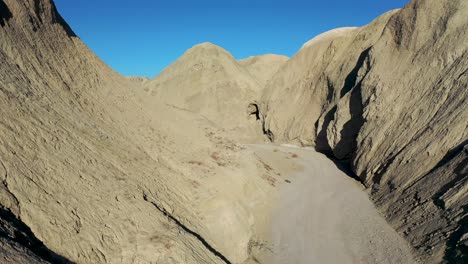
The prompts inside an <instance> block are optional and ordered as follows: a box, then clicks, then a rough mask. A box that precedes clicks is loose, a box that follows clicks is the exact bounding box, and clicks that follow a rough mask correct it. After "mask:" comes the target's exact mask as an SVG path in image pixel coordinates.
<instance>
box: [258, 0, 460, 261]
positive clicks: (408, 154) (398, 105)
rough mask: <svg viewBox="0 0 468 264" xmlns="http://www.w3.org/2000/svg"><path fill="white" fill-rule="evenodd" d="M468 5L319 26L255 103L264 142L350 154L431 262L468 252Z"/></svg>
mask: <svg viewBox="0 0 468 264" xmlns="http://www.w3.org/2000/svg"><path fill="white" fill-rule="evenodd" d="M467 13H468V3H467V2H466V1H463V0H413V1H411V2H410V3H409V4H408V5H407V6H406V7H404V8H403V9H401V10H395V11H391V12H389V13H387V14H384V15H382V16H381V17H379V18H378V19H376V20H375V21H373V22H372V23H371V24H369V25H367V26H365V27H362V28H345V29H341V30H338V31H336V30H335V31H332V32H329V33H325V34H324V35H322V36H319V37H318V38H316V39H315V40H312V41H310V42H309V43H308V44H307V45H305V46H304V47H303V48H302V49H301V50H300V51H299V52H298V53H297V54H296V55H295V56H294V57H293V58H291V59H290V60H289V61H288V62H286V64H285V65H284V66H283V67H282V68H281V69H280V71H279V72H278V73H277V74H275V75H274V77H273V78H272V80H271V81H270V82H269V83H268V85H267V87H266V90H265V92H264V93H263V95H262V97H261V99H260V100H259V102H257V108H258V109H259V113H258V114H259V117H260V119H261V122H262V127H263V131H264V132H265V134H267V135H268V136H269V138H270V139H271V140H272V141H275V142H292V143H295V144H300V145H305V146H314V147H315V148H316V149H317V150H319V151H321V152H324V153H326V154H328V155H329V156H331V157H333V158H335V159H338V160H342V161H344V162H346V163H347V164H349V166H350V168H351V170H352V171H353V172H354V173H355V174H356V175H357V177H359V179H360V180H361V181H362V182H363V183H364V184H365V185H366V186H367V188H368V189H369V192H370V195H371V197H372V198H373V200H374V201H375V203H376V205H377V206H378V208H380V210H381V211H382V213H383V214H384V215H385V216H386V217H387V219H388V221H389V222H390V223H391V224H392V225H393V226H394V227H395V228H396V229H397V230H398V231H399V232H400V233H401V234H402V235H403V236H404V237H405V238H406V239H407V240H408V241H410V242H411V244H412V245H413V246H414V248H415V249H416V251H417V254H418V255H419V256H421V257H422V258H423V259H424V261H429V262H431V263H439V262H441V261H445V262H451V263H453V262H454V261H456V260H458V261H461V260H462V259H464V260H466V258H467V255H466V252H467V251H466V250H467V244H466V243H467V242H466V236H467V228H468V226H467V217H468V216H467V211H466V210H467V204H468V189H467V188H468V165H467V164H468V147H467V142H468V141H467V140H468V103H467V99H468V89H467V83H468V75H467V61H468V60H467V59H468V52H467V43H468V32H467V31H468V19H467V16H466V14H467ZM463 252H464V253H463ZM463 254H465V255H463ZM426 263H427V262H426ZM459 263H461V262H459Z"/></svg>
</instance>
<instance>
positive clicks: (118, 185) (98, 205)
mask: <svg viewBox="0 0 468 264" xmlns="http://www.w3.org/2000/svg"><path fill="white" fill-rule="evenodd" d="M0 10H1V12H0V22H1V23H0V62H1V66H0V106H1V107H0V205H1V207H2V208H3V209H2V210H5V212H6V213H7V215H3V214H0V218H1V219H2V228H4V229H0V233H1V242H0V246H1V250H2V251H4V252H9V253H8V254H9V255H8V254H6V253H5V256H6V257H5V258H6V259H18V260H21V259H25V258H29V259H28V260H27V261H31V262H32V263H34V262H37V263H41V261H51V259H49V258H48V257H47V256H44V255H42V253H41V254H39V255H38V254H36V253H37V252H35V251H34V249H33V248H32V247H34V245H36V244H30V243H23V244H21V243H19V242H18V240H21V239H22V238H21V237H20V238H17V237H16V235H14V234H17V232H15V231H14V230H15V228H17V229H18V228H20V229H18V230H19V231H18V232H23V231H24V230H27V231H28V232H26V233H25V237H26V238H27V239H30V240H31V241H36V242H37V243H39V244H40V243H43V244H44V248H45V249H47V251H46V253H47V252H50V253H53V254H54V255H53V256H56V257H57V259H53V260H52V261H55V262H67V261H72V262H77V263H148V262H157V263H240V262H242V261H244V260H245V259H247V258H248V254H249V250H250V248H249V244H250V241H251V240H252V239H254V235H255V231H254V230H255V228H254V227H255V226H256V225H257V224H258V222H257V219H258V217H257V216H258V215H261V212H262V209H261V208H260V207H259V206H258V204H262V202H261V201H263V200H266V199H267V198H268V197H270V196H271V195H270V192H272V191H273V190H274V187H273V186H271V185H270V184H269V182H268V181H267V180H265V179H264V178H262V177H250V175H268V174H269V173H271V172H267V171H266V169H265V168H264V166H263V165H262V163H261V162H260V161H259V160H258V159H257V158H256V157H255V156H254V155H253V153H252V152H251V151H249V150H247V149H245V148H244V147H242V146H241V145H240V144H238V143H236V142H234V141H233V140H232V139H231V138H229V137H227V136H225V134H223V133H224V132H223V131H222V130H223V128H222V127H218V126H214V125H213V124H212V122H211V121H209V120H206V119H205V118H203V117H201V116H200V115H195V114H194V113H192V112H188V111H184V110H183V109H180V108H177V107H173V106H170V105H169V106H168V105H166V104H165V102H164V101H159V100H158V99H157V98H152V97H151V98H150V97H148V94H147V93H146V92H145V91H144V90H143V83H142V82H137V81H132V80H128V79H126V78H124V77H122V76H120V75H119V74H117V73H116V72H114V71H113V70H112V69H110V68H109V67H108V66H107V65H105V64H104V63H103V62H102V61H101V60H99V59H98V58H97V57H96V56H95V55H94V54H93V53H92V52H91V51H90V50H89V49H88V48H87V47H86V46H85V45H84V44H83V43H82V42H81V41H80V40H79V38H78V37H77V36H76V35H75V34H74V33H73V32H72V30H71V29H70V28H69V27H68V26H67V25H66V23H65V22H64V21H63V19H62V18H61V17H60V15H59V14H58V13H57V10H56V9H55V6H54V4H53V2H52V1H51V0H26V1H17V0H1V1H0ZM249 80H250V79H249ZM245 104H248V101H246V102H245ZM243 112H244V114H243V118H245V119H246V120H248V115H247V114H246V113H245V108H244V109H243ZM226 182H229V183H230V184H229V185H228V186H227V185H226ZM259 186H260V188H261V189H262V192H257V191H255V189H256V187H259ZM254 201H256V202H254ZM2 212H3V211H2ZM10 214H11V215H10ZM6 216H11V217H10V218H7V217H6ZM11 223H20V224H21V225H11ZM23 227H25V228H24V229H21V228H23ZM26 227H27V228H26ZM5 230H6V231H5ZM23 241H24V240H23ZM18 243H19V244H18ZM39 244H37V245H39ZM28 247H29V248H28ZM31 252H32V253H31ZM47 254H49V253H47ZM47 254H46V255H47ZM25 261H26V260H25Z"/></svg>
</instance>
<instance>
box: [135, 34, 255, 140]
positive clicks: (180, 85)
mask: <svg viewBox="0 0 468 264" xmlns="http://www.w3.org/2000/svg"><path fill="white" fill-rule="evenodd" d="M144 85H145V89H146V90H147V91H148V92H149V93H150V94H151V95H152V96H153V97H154V98H158V99H162V100H163V101H164V102H165V103H166V104H167V105H169V106H172V107H174V108H178V109H181V110H186V111H189V112H192V113H196V114H198V115H201V116H203V117H205V118H206V119H207V120H209V121H211V122H213V123H214V124H216V126H219V127H222V128H225V129H226V130H230V131H232V134H233V135H239V136H240V137H241V138H242V139H245V138H249V137H250V138H255V137H256V135H257V133H256V132H257V131H256V130H255V129H253V127H254V126H253V125H252V123H251V122H249V115H248V114H247V107H248V104H249V102H251V101H252V100H254V99H255V98H258V96H259V95H260V90H261V86H260V85H259V83H258V82H257V81H256V80H255V79H254V78H253V77H252V76H251V74H250V73H249V72H248V70H247V69H245V68H244V67H243V66H242V65H240V64H239V63H238V62H237V61H236V60H235V59H234V57H232V55H231V54H229V53H228V52H227V51H226V50H224V49H222V48H220V47H218V46H216V45H214V44H211V43H203V44H199V45H196V46H194V47H193V48H191V49H189V50H188V51H187V52H186V53H185V54H184V55H183V56H182V57H181V58H179V59H178V60H177V61H176V62H174V63H173V64H172V65H170V66H169V67H168V68H167V69H165V70H164V71H163V72H162V73H161V74H160V75H158V76H157V77H156V78H154V79H153V80H150V81H149V82H146V83H145V84H144Z"/></svg>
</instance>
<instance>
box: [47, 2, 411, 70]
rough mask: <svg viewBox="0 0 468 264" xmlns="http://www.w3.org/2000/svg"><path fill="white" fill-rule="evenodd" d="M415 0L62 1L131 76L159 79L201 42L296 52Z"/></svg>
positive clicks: (236, 49) (100, 50) (80, 31)
mask: <svg viewBox="0 0 468 264" xmlns="http://www.w3.org/2000/svg"><path fill="white" fill-rule="evenodd" d="M407 2H408V0H321V1H316V0H309V1H307V0H184V1H182V0H131V1H130V0H78V1H70V0H55V3H56V5H57V8H58V9H59V11H60V13H61V14H62V16H63V17H64V18H65V20H66V21H67V22H68V23H69V24H70V26H71V27H72V28H73V30H74V31H75V33H76V34H77V35H78V36H80V38H81V39H82V40H83V41H84V42H85V43H86V44H87V45H88V46H89V47H90V48H91V49H92V50H93V51H94V52H95V53H97V55H98V56H99V57H101V58H102V59H103V60H104V61H105V62H106V63H107V64H109V65H110V66H111V67H112V68H114V69H115V70H117V71H118V72H120V73H121V74H123V75H137V76H148V77H153V76H155V75H157V74H158V73H159V72H160V71H161V70H163V69H164V68H165V67H166V66H168V65H169V64H170V63H172V62H173V61H175V60H176V59H177V58H178V57H179V56H180V55H182V54H183V53H184V51H185V50H187V49H189V48H190V47H192V46H193V45H195V44H198V43H201V42H212V43H214V44H216V45H219V46H221V47H223V48H225V49H226V50H228V51H229V52H231V53H232V54H233V55H234V57H236V58H238V59H241V58H246V57H248V56H252V55H260V54H266V53H275V54H283V55H287V56H292V55H294V53H296V52H297V50H298V49H299V48H300V47H301V46H302V44H304V43H305V42H306V41H308V40H309V39H311V38H313V37H314V36H316V35H318V34H320V33H322V32H325V31H327V30H330V29H333V28H336V27H343V26H362V25H365V24H368V23H369V22H371V21H372V20H373V19H374V18H376V17H377V16H379V15H380V14H382V13H384V12H386V11H389V10H392V9H395V8H400V7H403V6H404V5H405V4H406V3H407Z"/></svg>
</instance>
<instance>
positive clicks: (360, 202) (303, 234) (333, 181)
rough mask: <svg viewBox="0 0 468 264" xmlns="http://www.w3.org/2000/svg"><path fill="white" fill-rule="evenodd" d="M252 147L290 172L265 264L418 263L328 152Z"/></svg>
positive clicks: (282, 188)
mask: <svg viewBox="0 0 468 264" xmlns="http://www.w3.org/2000/svg"><path fill="white" fill-rule="evenodd" d="M250 147H251V148H252V149H253V150H254V151H255V152H256V153H257V155H258V156H260V157H261V158H262V160H264V161H265V162H266V163H268V164H275V165H276V166H277V167H281V168H280V170H285V171H287V175H285V177H284V178H285V180H284V182H283V183H280V184H279V185H280V190H279V196H278V199H279V201H278V202H277V203H276V207H275V208H273V210H272V216H271V219H272V220H271V223H270V230H269V232H268V231H267V236H269V238H268V240H269V241H270V243H271V244H269V245H268V246H266V247H269V252H270V253H271V255H269V256H265V260H266V262H262V263H274V264H283V263H291V264H303V263H330V264H331V263H408V264H409V263H414V261H413V258H412V255H411V251H410V246H409V245H408V243H407V242H406V241H405V240H404V239H403V238H402V237H400V236H399V235H398V234H397V232H395V231H394V229H392V228H391V227H390V225H388V223H387V222H386V221H385V219H384V218H383V217H382V216H381V215H380V214H379V213H378V211H377V209H376V208H375V207H374V205H373V204H372V202H371V201H370V200H369V198H368V195H367V193H366V192H365V190H364V188H363V187H362V186H361V185H360V183H358V182H357V181H355V180H353V179H352V178H351V177H349V176H347V175H346V174H345V173H344V172H343V171H341V170H340V169H339V168H338V167H337V166H336V165H335V163H334V162H333V161H331V160H330V159H328V158H327V157H326V156H324V155H323V154H320V153H317V152H316V151H314V150H312V149H303V148H295V147H292V146H277V145H250ZM268 233H269V234H268Z"/></svg>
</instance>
